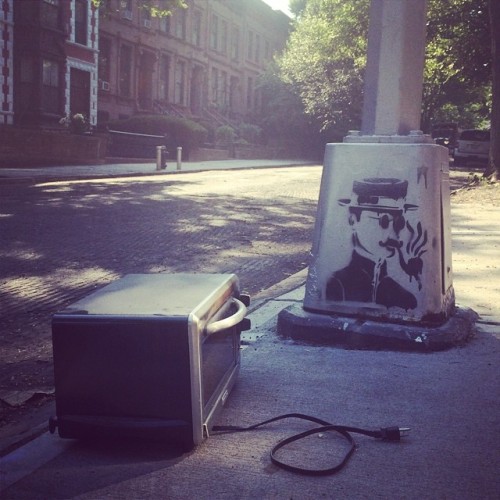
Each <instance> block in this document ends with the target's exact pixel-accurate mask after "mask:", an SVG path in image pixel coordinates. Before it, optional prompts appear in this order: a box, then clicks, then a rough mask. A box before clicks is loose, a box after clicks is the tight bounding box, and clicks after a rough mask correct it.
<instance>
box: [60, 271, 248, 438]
mask: <svg viewBox="0 0 500 500" xmlns="http://www.w3.org/2000/svg"><path fill="white" fill-rule="evenodd" d="M238 298H241V297H240V293H239V284H238V279H237V277H236V276H235V275H232V274H227V275H225V274H151V275H144V274H133V275H127V276H125V277H123V278H121V279H119V280H117V281H115V282H113V283H111V284H110V285H108V286H106V287H104V288H102V289H101V290H98V291H96V292H94V293H93V294H91V295H89V296H88V297H86V298H84V299H82V300H80V301H78V302H76V303H75V304H72V305H71V306H69V307H67V308H66V309H64V310H63V311H61V312H59V313H56V314H55V315H54V316H53V320H52V343H53V351H54V377H55V394H56V418H55V419H51V427H52V429H54V428H55V427H57V429H58V432H59V435H60V436H61V437H63V438H102V437H113V436H128V437H139V438H151V439H165V440H169V441H176V442H179V443H181V444H183V445H186V446H194V445H197V444H199V443H200V442H201V441H202V440H203V438H204V437H205V436H206V435H207V434H208V432H209V429H210V427H211V426H212V423H213V420H214V418H215V416H216V414H217V412H218V411H219V410H220V408H221V406H222V405H223V404H224V402H225V400H226V398H227V396H228V394H229V392H230V390H231V388H232V387H233V385H234V383H235V381H236V378H237V375H238V371H239V366H240V333H241V330H242V329H243V328H244V325H245V323H246V322H247V320H244V319H243V318H244V315H245V313H246V308H245V307H244V305H243V304H242V303H241V302H240V301H239V300H237V299H238Z"/></svg>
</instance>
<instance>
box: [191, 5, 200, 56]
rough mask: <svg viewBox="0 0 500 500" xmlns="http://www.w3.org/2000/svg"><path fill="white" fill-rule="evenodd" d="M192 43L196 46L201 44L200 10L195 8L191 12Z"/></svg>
mask: <svg viewBox="0 0 500 500" xmlns="http://www.w3.org/2000/svg"><path fill="white" fill-rule="evenodd" d="M191 41H192V43H193V45H196V46H197V47H200V46H201V12H200V11H199V10H195V11H194V13H193V38H192V40H191Z"/></svg>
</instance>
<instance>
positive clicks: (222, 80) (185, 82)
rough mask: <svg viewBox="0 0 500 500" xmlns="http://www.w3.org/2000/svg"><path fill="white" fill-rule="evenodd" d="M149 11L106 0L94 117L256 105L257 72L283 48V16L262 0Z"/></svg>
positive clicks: (204, 0) (248, 109)
mask: <svg viewBox="0 0 500 500" xmlns="http://www.w3.org/2000/svg"><path fill="white" fill-rule="evenodd" d="M186 3H187V5H188V8H187V9H178V10H176V11H175V12H174V13H173V15H172V16H169V17H166V18H154V17H151V16H150V15H149V13H148V12H147V11H145V10H142V9H141V8H140V7H139V5H138V2H135V1H134V0H109V2H108V4H107V5H108V9H107V11H106V12H105V13H104V14H103V15H102V16H101V19H100V29H99V82H98V96H99V97H98V117H99V119H98V121H99V122H100V123H102V124H105V123H106V122H108V121H109V120H116V119H123V118H128V117H130V116H132V115H135V114H137V113H149V114H151V113H165V114H171V115H177V116H184V117H204V118H207V119H211V120H212V121H214V122H216V123H217V122H218V123H224V120H237V121H241V120H247V121H249V120H250V121H251V118H252V117H254V116H256V115H258V114H259V112H260V111H261V106H262V98H261V95H260V92H259V90H258V87H257V81H258V77H259V75H261V74H262V73H263V72H264V71H265V68H266V66H267V65H268V63H269V62H270V61H271V60H272V57H273V55H274V54H275V53H276V51H280V50H282V49H283V47H284V45H285V43H286V39H287V37H288V33H289V27H290V19H289V18H288V17H287V16H286V15H285V14H283V13H281V12H277V11H274V10H272V9H271V8H270V7H269V6H268V5H267V4H265V3H264V2H262V0H238V1H235V0H187V2H186Z"/></svg>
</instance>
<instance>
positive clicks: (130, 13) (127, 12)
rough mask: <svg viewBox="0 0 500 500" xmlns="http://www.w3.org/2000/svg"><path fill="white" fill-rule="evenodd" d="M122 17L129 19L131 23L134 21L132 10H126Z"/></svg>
mask: <svg viewBox="0 0 500 500" xmlns="http://www.w3.org/2000/svg"><path fill="white" fill-rule="evenodd" d="M122 17H123V18H124V19H128V20H129V21H132V11H131V10H124V11H123V12H122Z"/></svg>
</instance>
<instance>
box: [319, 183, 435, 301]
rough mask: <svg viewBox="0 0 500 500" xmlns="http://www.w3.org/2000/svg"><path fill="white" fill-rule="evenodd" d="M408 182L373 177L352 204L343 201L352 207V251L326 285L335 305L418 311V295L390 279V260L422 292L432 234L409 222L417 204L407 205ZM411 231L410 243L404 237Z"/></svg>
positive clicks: (359, 185) (357, 187)
mask: <svg viewBox="0 0 500 500" xmlns="http://www.w3.org/2000/svg"><path fill="white" fill-rule="evenodd" d="M407 191H408V181H405V180H400V179H395V178H368V179H363V180H360V181H354V183H353V188H352V192H353V199H341V200H339V204H340V205H343V206H346V207H348V212H349V224H350V225H351V227H352V230H353V234H352V244H353V251H352V255H351V260H350V262H349V264H348V265H347V266H346V267H344V268H342V269H339V270H338V271H335V272H334V273H333V274H332V275H331V277H330V278H329V280H328V282H327V284H326V290H325V295H326V298H327V299H328V300H333V301H357V302H374V303H376V304H381V305H384V306H386V307H401V308H403V309H405V310H409V309H415V308H416V307H417V299H416V297H415V295H413V293H411V292H410V291H409V290H407V289H405V288H404V287H403V286H402V285H401V284H400V283H398V282H397V281H396V279H395V278H396V276H389V274H388V270H387V263H388V259H392V258H396V259H397V263H398V265H399V268H401V270H402V272H403V273H404V275H406V276H408V277H409V278H410V281H411V280H412V279H415V280H416V281H417V283H418V286H419V289H421V287H422V285H421V282H420V275H421V274H422V269H423V260H422V258H421V257H422V255H423V254H424V253H425V252H426V249H425V248H424V247H425V245H426V244H427V231H422V225H421V224H420V223H418V224H417V229H416V230H415V228H414V227H413V226H412V225H411V224H410V223H409V222H408V221H407V220H406V218H405V216H406V215H407V214H408V212H410V211H412V210H416V209H417V208H418V207H417V205H411V204H408V203H405V201H406V194H407ZM405 228H406V229H407V230H408V233H407V234H409V238H408V241H406V242H404V241H402V239H401V238H400V234H401V232H402V231H403V229H405Z"/></svg>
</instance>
